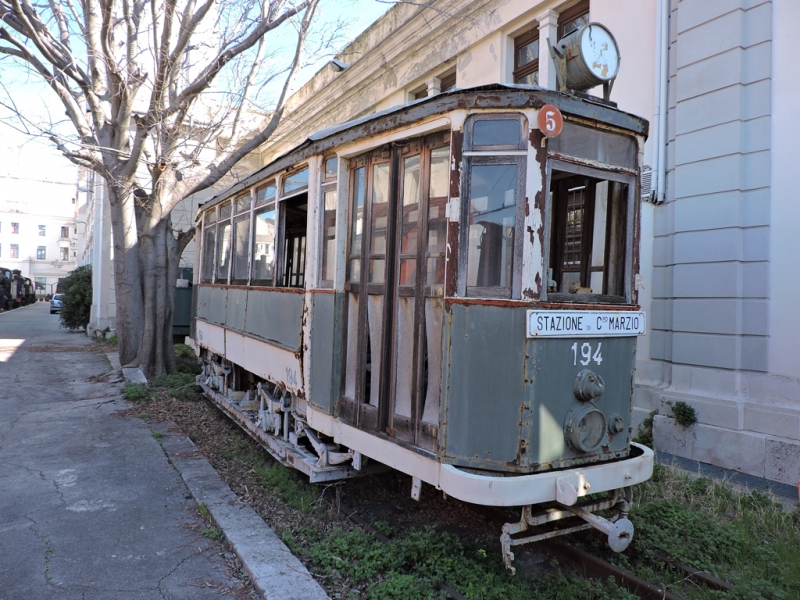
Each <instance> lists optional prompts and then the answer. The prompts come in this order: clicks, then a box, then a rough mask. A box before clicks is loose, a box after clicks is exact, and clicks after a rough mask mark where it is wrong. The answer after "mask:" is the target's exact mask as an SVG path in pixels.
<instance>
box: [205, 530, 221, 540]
mask: <svg viewBox="0 0 800 600" xmlns="http://www.w3.org/2000/svg"><path fill="white" fill-rule="evenodd" d="M202 534H203V535H204V536H206V537H207V538H210V539H212V540H221V539H222V532H221V531H220V530H219V529H217V528H216V527H206V528H205V529H203V531H202Z"/></svg>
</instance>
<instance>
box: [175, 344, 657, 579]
mask: <svg viewBox="0 0 800 600" xmlns="http://www.w3.org/2000/svg"><path fill="white" fill-rule="evenodd" d="M187 341H189V340H187ZM192 342H193V341H192ZM192 345H193V346H194V343H192ZM195 347H196V346H195ZM203 354H204V355H205V356H204V358H203V359H202V363H203V371H202V373H201V374H200V375H198V376H197V383H198V385H199V386H200V387H201V388H202V389H203V392H204V394H205V395H206V397H207V398H209V399H210V400H211V401H212V402H213V403H214V404H215V405H216V406H217V407H218V408H219V409H220V410H222V411H223V412H224V413H225V414H226V415H227V416H228V417H229V418H231V419H232V420H233V421H234V422H236V423H237V424H238V425H239V426H240V427H241V428H242V429H243V430H244V431H245V432H246V433H247V434H248V435H250V436H251V437H252V438H253V439H254V440H255V441H256V442H257V443H258V444H259V445H261V446H262V447H263V448H264V449H265V450H267V452H269V454H270V455H271V456H272V457H273V458H274V459H275V460H277V461H278V462H280V463H281V464H283V465H285V466H287V467H291V468H295V469H297V470H299V471H301V472H302V473H304V474H305V475H307V476H308V478H309V481H310V482H311V483H319V482H326V481H336V480H341V479H347V478H351V477H359V476H365V475H372V474H377V473H380V472H384V471H386V470H387V467H388V466H392V467H393V468H395V469H398V470H400V471H402V472H404V473H406V474H408V475H411V477H412V487H411V497H412V498H413V499H414V500H419V499H420V495H421V490H422V482H423V481H424V482H426V483H429V484H431V485H433V486H434V487H435V488H436V489H439V490H441V491H442V492H443V493H444V494H445V495H446V496H452V497H454V498H456V499H459V500H463V501H466V502H470V503H474V504H481V505H490V506H518V507H521V516H520V520H519V521H518V522H510V523H506V524H505V525H504V526H503V528H502V534H501V536H500V544H501V549H502V554H503V560H504V562H505V565H506V567H507V568H508V569H509V570H510V571H511V573H512V574H514V573H515V568H514V567H513V566H512V561H513V560H514V552H513V548H514V547H515V546H520V545H524V544H529V543H533V542H537V541H540V540H544V539H550V538H553V537H557V536H561V535H566V534H569V533H574V532H577V531H582V530H586V529H591V528H595V529H597V530H598V531H600V532H602V533H604V534H605V535H606V536H607V537H608V544H609V547H610V548H611V549H612V550H613V551H615V552H622V551H623V550H625V549H626V548H627V547H628V545H629V544H630V542H631V541H632V539H633V533H634V531H633V525H632V523H631V522H630V521H629V520H628V518H627V516H628V512H629V510H630V507H631V503H632V486H633V485H636V484H638V483H641V482H643V481H646V480H647V479H648V478H649V477H650V475H651V474H652V464H653V452H652V450H650V449H649V448H646V447H644V446H640V445H638V444H633V446H634V450H635V451H634V452H632V454H631V457H630V458H628V459H626V460H622V461H616V462H613V463H610V464H599V465H591V466H587V467H584V468H581V469H564V470H559V471H549V472H546V473H539V474H534V475H517V476H514V477H504V476H503V474H500V473H492V472H484V473H479V472H476V470H466V469H462V468H458V467H454V466H453V465H446V464H441V463H439V462H437V461H436V457H435V456H434V455H433V454H432V453H431V456H430V457H423V456H420V454H419V452H418V451H417V452H413V451H411V450H410V449H407V448H403V447H402V446H400V445H397V444H396V442H392V441H383V445H385V444H389V446H386V447H381V446H382V444H380V443H378V444H376V443H375V441H376V438H375V437H374V436H363V435H362V436H359V435H358V433H359V432H358V430H356V429H355V428H352V427H350V426H349V425H347V424H345V423H341V422H339V421H338V419H331V418H330V417H329V416H328V415H324V414H317V413H318V411H316V410H315V409H314V408H313V406H311V405H310V404H308V403H307V402H306V401H305V400H304V399H303V398H302V397H298V396H296V395H295V394H292V393H291V392H289V391H288V390H287V389H286V387H285V386H284V385H283V384H282V383H273V382H267V381H259V382H257V383H256V384H255V387H254V388H252V389H248V390H246V391H239V390H236V389H235V388H236V387H237V385H239V383H238V382H236V381H235V380H234V379H235V373H236V371H237V369H236V368H235V365H233V364H232V363H230V362H229V361H227V360H225V359H223V358H221V357H219V356H218V355H216V354H213V353H210V352H203ZM240 372H241V371H240ZM248 375H250V374H248ZM231 385H232V386H233V387H230V386H231ZM319 423H322V424H324V425H327V427H323V428H321V429H316V428H315V427H314V426H313V425H314V424H319ZM331 425H333V427H331ZM359 437H360V438H361V441H362V443H363V444H364V446H363V447H362V446H359V445H358V438H359ZM345 440H346V442H347V443H344V442H345ZM378 441H382V440H378ZM370 442H372V443H370ZM370 446H371V447H372V448H373V449H374V450H375V455H376V456H381V457H382V460H384V461H385V462H386V463H387V464H383V463H381V462H376V461H374V460H372V459H371V458H370V456H369V454H368V453H367V452H365V450H368V447H370ZM387 450H388V451H389V452H391V454H389V455H387V454H386V451H387ZM407 453H411V454H415V455H416V456H415V457H414V459H412V460H408V459H409V457H408V456H406V455H407ZM387 456H389V457H390V459H389V460H386V457H387ZM590 490H591V492H590ZM597 492H607V496H606V498H604V499H602V500H591V501H588V502H581V501H580V499H581V497H582V496H585V495H587V494H588V493H593V494H594V493H597ZM604 510H613V511H614V514H613V515H612V516H611V517H609V518H604V517H601V516H599V515H598V514H596V513H597V512H599V511H604ZM575 517H577V518H579V519H580V520H581V521H583V522H579V523H577V524H573V523H574V521H575V519H574V518H575ZM565 519H570V520H571V523H569V524H566V525H565V526H563V527H562V526H553V523H556V522H558V521H562V520H565Z"/></svg>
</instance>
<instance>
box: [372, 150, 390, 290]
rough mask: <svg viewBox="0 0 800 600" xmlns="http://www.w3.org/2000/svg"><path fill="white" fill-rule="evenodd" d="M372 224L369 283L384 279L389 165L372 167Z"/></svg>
mask: <svg viewBox="0 0 800 600" xmlns="http://www.w3.org/2000/svg"><path fill="white" fill-rule="evenodd" d="M371 212H372V223H371V227H372V229H371V231H370V252H369V254H370V256H369V282H370V283H383V282H384V280H385V278H386V233H387V232H386V227H387V224H388V220H389V163H388V162H385V163H378V164H376V165H375V166H373V167H372V211H371Z"/></svg>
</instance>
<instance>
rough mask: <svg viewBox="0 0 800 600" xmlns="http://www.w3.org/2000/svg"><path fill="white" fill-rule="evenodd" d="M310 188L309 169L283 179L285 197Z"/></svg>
mask: <svg viewBox="0 0 800 600" xmlns="http://www.w3.org/2000/svg"><path fill="white" fill-rule="evenodd" d="M306 188H308V167H306V168H305V169H303V170H301V171H297V172H296V173H292V174H291V175H288V176H286V177H285V178H284V179H283V195H284V196H287V195H289V194H293V193H294V192H298V191H300V190H304V189H306Z"/></svg>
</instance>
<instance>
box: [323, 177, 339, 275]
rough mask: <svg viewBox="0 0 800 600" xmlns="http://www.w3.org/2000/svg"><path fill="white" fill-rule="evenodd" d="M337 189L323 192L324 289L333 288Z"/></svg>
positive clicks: (333, 188)
mask: <svg viewBox="0 0 800 600" xmlns="http://www.w3.org/2000/svg"><path fill="white" fill-rule="evenodd" d="M336 197H337V193H336V188H335V187H330V188H325V189H323V191H322V202H323V213H322V273H321V276H320V280H321V282H322V287H333V260H334V257H335V256H336Z"/></svg>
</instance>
